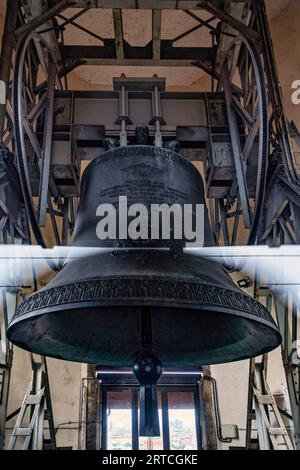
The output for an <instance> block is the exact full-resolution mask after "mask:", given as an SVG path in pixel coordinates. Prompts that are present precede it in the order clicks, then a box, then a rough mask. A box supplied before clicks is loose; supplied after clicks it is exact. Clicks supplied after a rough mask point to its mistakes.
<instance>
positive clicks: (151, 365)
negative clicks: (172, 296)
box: [133, 307, 162, 437]
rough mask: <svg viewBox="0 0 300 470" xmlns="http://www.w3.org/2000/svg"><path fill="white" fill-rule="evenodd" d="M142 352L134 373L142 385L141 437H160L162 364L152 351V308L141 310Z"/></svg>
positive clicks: (139, 354) (138, 357)
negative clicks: (158, 388) (159, 415)
mask: <svg viewBox="0 0 300 470" xmlns="http://www.w3.org/2000/svg"><path fill="white" fill-rule="evenodd" d="M141 325H142V327H141V332H142V350H141V351H140V352H139V353H138V355H137V358H136V360H135V361H134V364H133V373H134V375H135V377H136V379H137V380H138V382H139V384H140V432H139V434H140V436H146V437H156V436H160V429H159V417H158V403H157V382H158V381H159V379H160V377H161V374H162V363H161V361H160V359H159V358H158V357H157V356H156V355H155V354H154V353H153V351H152V328H151V308H150V307H143V308H142V309H141Z"/></svg>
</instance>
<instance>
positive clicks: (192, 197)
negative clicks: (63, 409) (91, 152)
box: [7, 146, 281, 369]
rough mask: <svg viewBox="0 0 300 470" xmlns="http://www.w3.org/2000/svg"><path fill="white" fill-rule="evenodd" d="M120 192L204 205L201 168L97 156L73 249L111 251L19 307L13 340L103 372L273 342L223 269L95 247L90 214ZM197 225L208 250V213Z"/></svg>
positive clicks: (155, 153)
mask: <svg viewBox="0 0 300 470" xmlns="http://www.w3.org/2000/svg"><path fill="white" fill-rule="evenodd" d="M120 195H127V197H128V204H131V203H133V202H138V203H144V204H145V205H149V204H150V203H153V202H156V203H160V204H161V203H167V204H173V203H177V204H187V203H190V204H204V202H205V197H204V189H203V182H202V178H201V176H200V174H199V173H198V171H197V170H196V169H195V167H194V166H193V165H192V164H191V163H189V162H188V161H187V160H186V159H184V158H183V157H182V156H180V155H179V154H176V153H174V152H172V151H170V150H167V149H162V148H156V147H150V146H132V147H123V148H115V149H113V150H109V151H107V152H105V153H104V154H102V155H101V156H100V157H98V158H97V159H95V160H94V161H93V162H92V163H90V165H89V166H88V167H87V169H86V170H85V172H84V175H83V177H82V187H81V199H80V206H79V211H78V217H77V220H76V227H75V233H74V238H73V245H74V246H87V247H97V246H108V245H109V246H111V247H115V249H114V250H113V251H112V252H109V253H105V254H99V255H97V256H93V257H86V258H84V257H83V258H79V259H72V258H71V259H69V260H67V262H66V264H65V266H64V268H63V269H62V270H61V271H60V272H59V274H58V275H57V276H56V277H55V278H54V280H53V281H52V282H50V283H49V284H48V285H47V286H46V287H45V288H43V289H42V290H40V291H39V292H37V293H35V294H33V295H32V296H31V297H29V298H27V299H25V300H24V302H23V303H22V304H21V306H20V307H19V309H18V310H17V312H16V314H15V316H14V318H13V320H12V321H11V323H10V325H9V328H8V331H7V336H8V338H9V339H10V340H11V341H12V342H13V343H15V344H17V345H18V346H20V347H22V348H24V349H26V350H29V351H33V352H35V353H39V354H42V355H46V356H52V357H56V358H61V359H66V360H70V361H79V362H87V363H99V364H101V365H103V366H105V365H109V366H132V364H133V363H134V361H135V360H136V358H137V356H138V354H140V351H143V350H150V349H151V351H152V352H153V353H154V354H155V355H156V356H157V357H158V358H159V360H160V361H161V363H162V364H163V366H164V367H166V368H175V369H179V368H180V369H182V368H191V367H198V366H199V365H202V364H216V363H225V362H231V361H237V360H241V359H246V358H249V357H253V356H257V355H260V354H262V353H266V352H268V351H271V350H272V349H274V348H275V347H277V346H278V345H279V344H280V341H281V338H280V334H279V332H278V330H277V328H276V325H275V323H274V322H273V320H272V318H271V316H270V314H269V312H268V311H267V309H266V308H265V307H264V306H263V305H261V304H260V303H259V302H257V301H256V300H254V299H253V298H251V297H249V296H248V295H246V294H245V293H244V292H242V291H241V290H240V289H239V288H238V287H237V286H236V285H235V284H234V283H233V281H232V280H231V278H230V276H229V275H228V274H227V273H226V271H225V270H224V269H223V268H222V267H221V266H219V265H216V264H214V263H213V262H212V261H209V260H207V259H205V260H204V259H201V258H195V257H192V256H186V255H184V254H182V253H181V252H180V249H179V250H177V249H173V250H166V251H164V252H159V251H157V250H155V249H149V247H150V248H152V247H153V248H155V246H156V245H157V242H154V241H150V240H148V241H147V242H145V243H144V244H142V245H141V244H138V243H137V245H138V246H139V247H140V246H144V245H146V246H147V248H148V249H147V250H140V249H135V247H136V244H135V243H134V242H128V241H126V240H120V239H116V240H115V241H112V240H110V241H107V242H103V241H100V240H99V239H98V238H97V236H96V229H95V228H96V225H97V222H98V221H99V218H98V217H97V216H96V210H97V207H98V205H99V204H100V203H104V202H105V203H111V204H117V200H118V197H119V196H120ZM204 228H205V245H213V244H214V242H213V237H212V234H211V230H210V226H209V221H208V215H207V212H206V210H205V227H204ZM159 243H161V242H159ZM164 245H165V246H166V245H168V243H167V242H164ZM171 245H172V243H171ZM175 245H176V243H175V242H174V246H175ZM120 247H121V248H122V249H119V248H120Z"/></svg>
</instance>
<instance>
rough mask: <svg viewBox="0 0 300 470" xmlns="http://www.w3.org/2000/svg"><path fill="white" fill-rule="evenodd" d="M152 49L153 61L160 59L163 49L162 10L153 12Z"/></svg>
mask: <svg viewBox="0 0 300 470" xmlns="http://www.w3.org/2000/svg"><path fill="white" fill-rule="evenodd" d="M152 48H153V59H154V60H159V59H160V49H161V10H152Z"/></svg>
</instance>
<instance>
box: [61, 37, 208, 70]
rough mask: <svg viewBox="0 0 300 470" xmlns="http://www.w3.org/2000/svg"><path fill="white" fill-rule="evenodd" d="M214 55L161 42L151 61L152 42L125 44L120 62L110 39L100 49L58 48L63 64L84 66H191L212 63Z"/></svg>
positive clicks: (206, 48) (201, 49)
mask: <svg viewBox="0 0 300 470" xmlns="http://www.w3.org/2000/svg"><path fill="white" fill-rule="evenodd" d="M215 51H216V50H215V48H212V47H172V46H170V42H169V41H166V40H162V41H161V51H160V59H154V58H153V45H152V41H151V42H150V43H149V44H147V45H146V46H144V47H136V46H130V45H129V44H128V43H126V41H124V58H119V57H117V54H116V45H115V41H114V40H113V39H106V40H105V41H104V45H103V46H75V45H72V46H69V45H65V46H61V52H62V55H63V57H64V59H65V63H66V64H68V62H70V61H74V60H79V61H81V62H84V64H85V65H118V66H119V65H145V66H190V65H192V63H193V62H195V61H197V60H205V61H207V62H209V63H212V62H213V60H214V57H215Z"/></svg>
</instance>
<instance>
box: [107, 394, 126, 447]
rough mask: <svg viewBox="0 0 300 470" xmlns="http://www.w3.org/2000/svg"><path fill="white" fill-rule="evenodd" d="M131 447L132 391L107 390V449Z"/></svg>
mask: <svg viewBox="0 0 300 470" xmlns="http://www.w3.org/2000/svg"><path fill="white" fill-rule="evenodd" d="M131 448H132V440H131V392H130V390H124V391H118V392H107V449H108V450H130V449H131Z"/></svg>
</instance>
